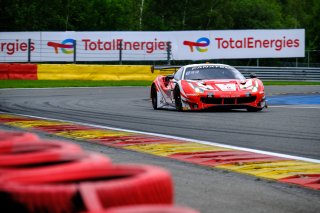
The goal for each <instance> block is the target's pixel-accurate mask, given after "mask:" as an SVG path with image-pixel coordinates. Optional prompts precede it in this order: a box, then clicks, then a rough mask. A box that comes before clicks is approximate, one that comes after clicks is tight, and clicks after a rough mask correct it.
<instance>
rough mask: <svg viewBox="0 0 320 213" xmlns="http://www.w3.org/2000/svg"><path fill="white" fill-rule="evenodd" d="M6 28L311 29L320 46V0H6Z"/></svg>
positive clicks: (311, 45)
mask: <svg viewBox="0 0 320 213" xmlns="http://www.w3.org/2000/svg"><path fill="white" fill-rule="evenodd" d="M0 14H1V16H0V31H2V32H3V31H139V30H141V31H167V30H169V31H170V30H224V29H289V28H304V29H305V30H306V49H320V41H319V40H320V38H319V32H320V1H319V0H32V1H31V0H30V1H29V0H27V1H26V0H0Z"/></svg>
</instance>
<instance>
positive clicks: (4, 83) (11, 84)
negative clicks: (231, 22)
mask: <svg viewBox="0 0 320 213" xmlns="http://www.w3.org/2000/svg"><path fill="white" fill-rule="evenodd" d="M151 83H152V82H151V81H79V80H72V81H71V80H56V81H53V80H50V81H49V80H38V81H35V80H0V88H50V87H110V86H150V85H151ZM263 83H264V85H267V86H270V85H283V86H286V85H320V82H304V81H263Z"/></svg>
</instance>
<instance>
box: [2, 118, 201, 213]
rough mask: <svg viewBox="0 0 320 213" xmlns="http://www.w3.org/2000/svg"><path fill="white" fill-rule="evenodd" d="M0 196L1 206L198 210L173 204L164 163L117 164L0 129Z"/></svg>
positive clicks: (52, 212) (87, 211) (54, 212)
mask: <svg viewBox="0 0 320 213" xmlns="http://www.w3.org/2000/svg"><path fill="white" fill-rule="evenodd" d="M2 119H7V120H11V121H13V120H15V118H13V117H6V118H2ZM18 120H19V119H18ZM22 120H23V119H22ZM20 121H21V119H20ZM29 121H30V123H32V120H29ZM65 126H68V125H67V124H65ZM69 126H70V125H69ZM66 128H67V127H66ZM74 128H77V127H76V126H73V129H74ZM0 196H1V199H0V205H1V210H2V211H3V212H20V213H31V212H47V213H67V212H69V213H77V212H82V213H94V212H96V213H98V212H99V213H103V212H106V213H107V212H108V213H112V212H113V213H125V212H126V213H130V212H132V213H134V212H163V213H197V212H198V211H196V210H193V209H190V208H187V207H179V206H174V204H173V200H174V190H173V182H172V177H171V174H170V173H169V172H168V171H167V170H165V169H162V168H159V167H156V166H150V165H142V164H115V163H113V162H112V161H111V159H110V158H109V157H108V156H105V155H100V154H97V153H92V152H85V151H84V150H82V149H81V148H80V146H78V145H76V144H73V143H67V142H62V141H53V140H45V139H41V138H39V137H38V136H37V135H35V134H33V133H27V132H11V131H0Z"/></svg>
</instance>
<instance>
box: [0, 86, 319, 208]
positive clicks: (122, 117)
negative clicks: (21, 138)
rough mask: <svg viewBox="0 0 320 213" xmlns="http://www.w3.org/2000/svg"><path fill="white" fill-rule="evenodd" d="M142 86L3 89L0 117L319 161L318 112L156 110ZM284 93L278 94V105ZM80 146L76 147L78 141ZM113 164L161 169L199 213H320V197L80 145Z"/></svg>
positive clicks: (301, 108) (294, 90)
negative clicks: (171, 137)
mask: <svg viewBox="0 0 320 213" xmlns="http://www.w3.org/2000/svg"><path fill="white" fill-rule="evenodd" d="M266 92H267V95H269V96H270V97H278V96H276V95H279V93H286V94H287V95H292V94H294V95H297V94H303V95H307V96H308V95H310V96H312V95H314V94H315V93H316V94H317V93H319V92H320V87H317V86H314V87H312V86H310V87H309V86H308V87H267V88H266ZM148 96H149V88H147V87H109V88H64V89H1V90H0V111H4V112H13V113H21V114H27V115H34V116H41V117H46V118H56V119H63V120H70V121H78V122H85V123H90V124H99V125H104V126H111V127H118V128H125V129H131V130H139V131H146V132H153V133H162V134H169V135H174V136H181V137H185V138H194V139H200V140H206V141H212V142H217V143H223V144H229V145H236V146H240V147H246V148H253V149H259V150H264V151H271V152H277V153H283V154H290V155H294V156H301V157H308V158H314V159H320V136H319V132H320V131H319V130H320V125H319V124H320V113H319V112H320V107H319V105H317V104H308V105H306V104H303V103H301V104H299V105H286V104H285V103H284V104H285V105H284V104H282V103H276V104H274V105H272V104H271V103H270V108H268V109H266V110H264V111H262V112H258V113H250V112H246V111H243V110H234V111H228V112H225V111H212V112H176V111H172V110H157V111H155V110H153V109H152V107H151V102H150V100H149V98H148ZM285 96H286V95H283V94H282V97H283V99H285ZM77 143H80V142H77ZM81 144H82V146H83V147H84V148H85V149H87V150H91V151H98V152H102V153H105V154H107V155H109V156H110V157H111V158H112V159H113V160H114V161H115V162H136V163H147V164H153V165H159V166H162V167H165V168H167V169H168V170H170V171H171V172H172V174H173V177H174V180H175V187H176V196H175V197H176V203H177V204H180V205H187V206H190V207H193V208H196V209H198V210H200V211H201V212H320V193H319V191H314V190H309V189H305V188H300V187H298V186H291V185H287V184H281V183H276V182H273V181H267V180H261V179H257V178H256V177H252V176H247V175H241V174H236V173H231V172H227V171H223V170H219V169H210V168H206V167H201V166H196V165H192V164H188V163H182V162H178V161H175V160H170V159H166V158H161V157H157V156H151V155H147V154H143V153H137V152H131V151H125V150H120V149H115V148H109V147H105V146H101V145H93V144H89V143H85V142H81Z"/></svg>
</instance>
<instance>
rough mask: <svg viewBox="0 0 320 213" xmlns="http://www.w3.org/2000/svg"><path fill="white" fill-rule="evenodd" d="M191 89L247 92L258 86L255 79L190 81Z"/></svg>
mask: <svg viewBox="0 0 320 213" xmlns="http://www.w3.org/2000/svg"><path fill="white" fill-rule="evenodd" d="M187 82H188V83H189V84H190V86H191V87H193V88H195V87H199V88H202V89H203V90H205V91H225V92H234V91H246V90H252V88H253V87H254V86H256V84H257V83H256V80H255V79H245V80H236V79H235V80H228V79H227V80H188V81H187Z"/></svg>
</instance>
